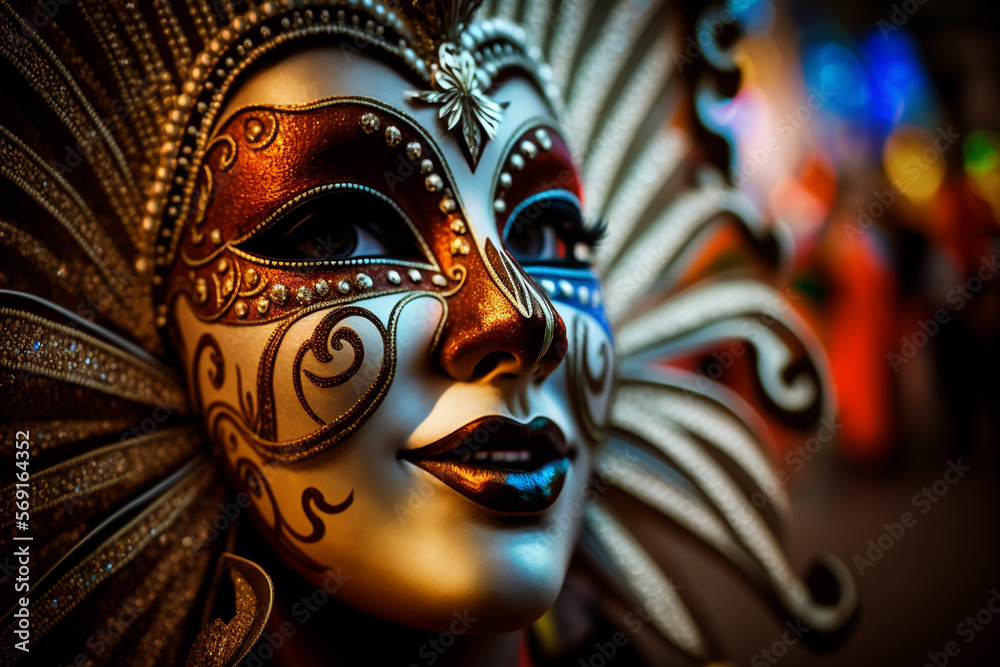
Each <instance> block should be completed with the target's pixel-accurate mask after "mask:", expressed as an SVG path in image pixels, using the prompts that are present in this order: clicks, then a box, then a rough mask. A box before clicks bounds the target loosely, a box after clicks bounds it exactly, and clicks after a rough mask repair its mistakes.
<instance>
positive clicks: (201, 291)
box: [194, 278, 208, 303]
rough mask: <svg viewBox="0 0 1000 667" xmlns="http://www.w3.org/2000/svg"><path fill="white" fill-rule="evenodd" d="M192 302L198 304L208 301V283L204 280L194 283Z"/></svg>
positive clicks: (199, 279)
mask: <svg viewBox="0 0 1000 667" xmlns="http://www.w3.org/2000/svg"><path fill="white" fill-rule="evenodd" d="M194 300H195V301H197V302H198V303H205V302H206V301H207V300H208V283H206V282H205V279H204V278H198V280H196V281H194Z"/></svg>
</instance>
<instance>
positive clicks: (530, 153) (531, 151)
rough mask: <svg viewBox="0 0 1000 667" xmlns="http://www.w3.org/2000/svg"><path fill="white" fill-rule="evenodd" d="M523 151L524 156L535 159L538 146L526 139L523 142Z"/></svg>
mask: <svg viewBox="0 0 1000 667" xmlns="http://www.w3.org/2000/svg"><path fill="white" fill-rule="evenodd" d="M521 152H522V153H524V157H526V158H528V159H529V160H534V159H535V156H536V155H538V148H536V147H535V144H533V143H531V142H530V141H528V140H527V139H525V140H524V141H522V142H521Z"/></svg>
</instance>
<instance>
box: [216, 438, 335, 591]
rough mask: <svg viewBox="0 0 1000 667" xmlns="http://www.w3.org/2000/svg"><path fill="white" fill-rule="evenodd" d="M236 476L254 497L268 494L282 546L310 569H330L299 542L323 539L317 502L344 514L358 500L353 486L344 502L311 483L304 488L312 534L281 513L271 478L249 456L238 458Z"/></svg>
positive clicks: (304, 507) (330, 512)
mask: <svg viewBox="0 0 1000 667" xmlns="http://www.w3.org/2000/svg"><path fill="white" fill-rule="evenodd" d="M236 478H237V479H238V480H239V481H240V483H242V484H243V486H244V487H245V488H246V489H247V490H249V492H250V493H251V494H253V496H254V497H256V498H259V499H264V498H265V496H266V499H267V502H268V504H269V505H270V506H271V512H272V513H273V514H274V527H273V529H272V530H273V531H274V537H275V540H276V541H277V544H278V547H279V549H280V550H282V551H284V552H285V553H286V554H288V555H289V556H290V557H291V558H293V559H294V560H295V561H297V562H298V563H300V564H301V565H302V566H303V567H306V568H308V569H310V570H313V571H316V572H322V571H323V570H325V569H327V566H326V565H323V564H322V563H318V562H317V561H315V560H313V559H312V558H310V557H309V556H308V555H307V554H306V553H305V552H304V551H302V549H301V548H300V547H299V545H298V544H296V541H298V542H301V543H305V544H313V543H315V542H319V541H320V540H321V539H323V536H324V535H326V524H324V523H323V520H322V519H321V518H319V516H317V514H316V511H315V510H314V509H313V506H315V508H316V510H319V511H320V512H322V513H323V514H327V515H333V514H340V513H342V512H344V511H346V510H347V508H349V507H350V506H351V504H353V503H354V489H351V492H350V493H349V494H348V495H347V498H346V499H345V500H344V501H343V502H340V503H337V504H335V505H331V504H329V503H328V502H326V499H325V498H324V497H323V492H322V491H320V490H319V489H317V488H316V487H312V486H310V487H307V488H306V489H305V490H304V491H303V492H302V511H303V512H304V513H305V515H306V519H308V520H309V524H310V525H311V526H312V532H310V533H309V534H308V535H303V534H301V533H299V532H298V531H296V530H295V529H294V528H292V527H291V526H290V525H289V524H288V522H287V521H285V518H284V516H282V514H281V509H280V508H279V507H278V501H277V499H276V498H275V497H274V492H273V491H272V490H271V486H270V484H268V482H267V477H266V476H265V475H264V473H263V472H262V471H261V469H260V468H259V467H257V464H255V463H254V462H253V461H251V460H250V459H248V458H240V459H237V461H236Z"/></svg>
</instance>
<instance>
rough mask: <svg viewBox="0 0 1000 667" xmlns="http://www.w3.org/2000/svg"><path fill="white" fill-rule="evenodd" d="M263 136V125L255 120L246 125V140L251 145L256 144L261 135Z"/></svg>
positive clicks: (252, 119)
mask: <svg viewBox="0 0 1000 667" xmlns="http://www.w3.org/2000/svg"><path fill="white" fill-rule="evenodd" d="M262 134H264V124H263V123H262V122H260V120H258V119H257V118H251V119H250V120H248V121H247V124H246V138H247V141H248V142H249V143H251V144H254V143H257V140H258V139H260V137H261V135H262Z"/></svg>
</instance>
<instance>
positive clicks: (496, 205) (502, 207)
mask: <svg viewBox="0 0 1000 667" xmlns="http://www.w3.org/2000/svg"><path fill="white" fill-rule="evenodd" d="M493 210H494V211H496V212H497V213H503V212H504V211H506V210H507V202H505V201H504V200H502V199H496V200H494V201H493Z"/></svg>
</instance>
